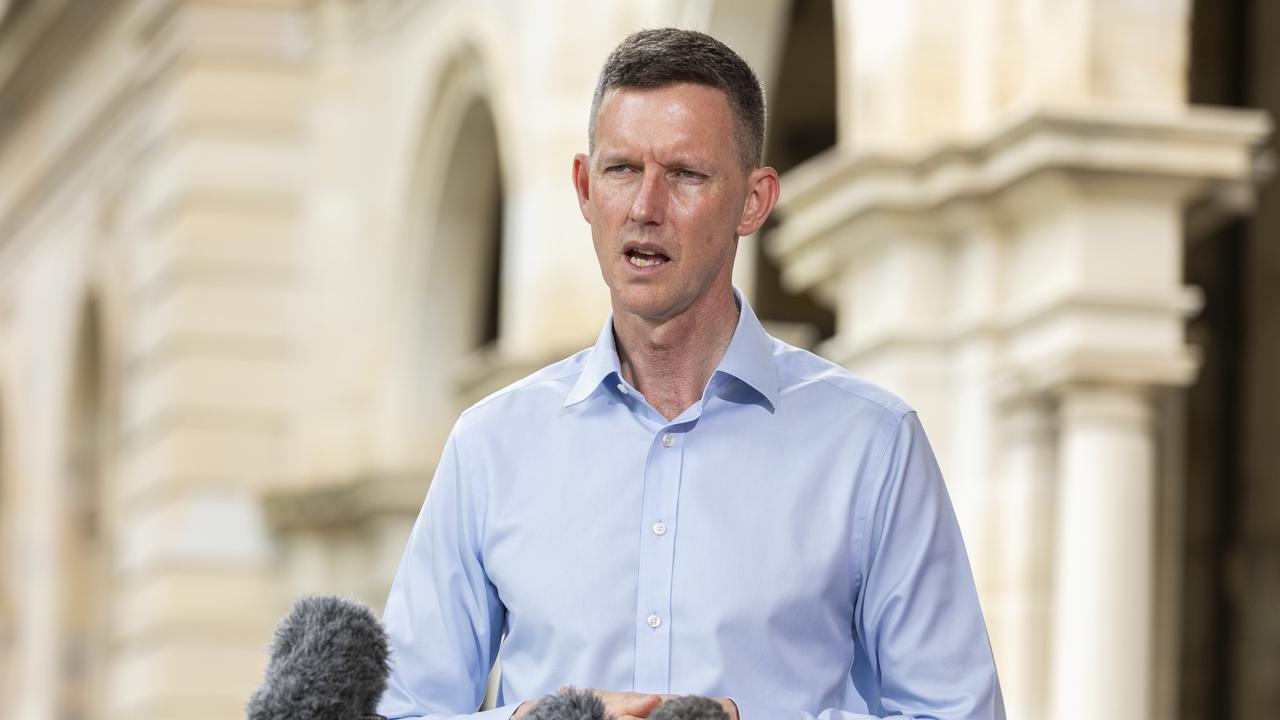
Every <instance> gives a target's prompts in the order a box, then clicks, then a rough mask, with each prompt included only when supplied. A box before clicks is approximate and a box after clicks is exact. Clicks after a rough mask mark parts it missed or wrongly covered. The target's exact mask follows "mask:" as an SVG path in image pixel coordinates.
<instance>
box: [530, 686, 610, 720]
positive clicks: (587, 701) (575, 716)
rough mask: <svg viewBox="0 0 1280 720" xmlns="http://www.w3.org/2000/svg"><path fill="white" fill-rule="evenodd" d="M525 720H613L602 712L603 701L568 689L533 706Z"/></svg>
mask: <svg viewBox="0 0 1280 720" xmlns="http://www.w3.org/2000/svg"><path fill="white" fill-rule="evenodd" d="M524 717H525V720H613V716H611V715H606V714H605V712H604V701H602V700H601V699H600V696H599V695H596V694H595V693H593V692H591V691H590V690H579V689H578V688H569V689H567V690H565V691H563V692H558V693H552V694H550V695H548V696H546V697H544V698H542V699H541V700H539V701H538V702H536V703H534V704H533V708H532V709H530V710H529V713H528V714H527V715H525V716H524Z"/></svg>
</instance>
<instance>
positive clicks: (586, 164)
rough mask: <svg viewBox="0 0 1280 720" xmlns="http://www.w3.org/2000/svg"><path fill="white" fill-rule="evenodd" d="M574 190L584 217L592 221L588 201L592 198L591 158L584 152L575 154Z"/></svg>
mask: <svg viewBox="0 0 1280 720" xmlns="http://www.w3.org/2000/svg"><path fill="white" fill-rule="evenodd" d="M573 191H574V192H575V193H577V195H578V210H579V211H580V212H581V213H582V219H583V220H586V221H587V222H591V214H590V213H589V212H588V211H587V201H588V200H590V199H591V159H590V158H588V157H587V156H586V155H584V154H582V153H578V154H577V155H574V156H573Z"/></svg>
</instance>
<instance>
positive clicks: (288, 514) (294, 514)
mask: <svg viewBox="0 0 1280 720" xmlns="http://www.w3.org/2000/svg"><path fill="white" fill-rule="evenodd" d="M428 481H429V477H427V476H425V475H370V476H361V477H354V478H348V479H344V480H340V481H336V482H333V481H331V482H324V483H317V484H315V485H310V486H305V487H296V488H287V489H273V490H270V491H268V492H267V493H265V494H264V495H263V506H264V508H265V510H266V514H267V519H268V521H269V522H270V523H271V526H272V527H273V528H274V529H275V530H276V531H277V532H281V533H285V534H289V533H298V532H316V531H332V530H338V529H343V528H358V527H361V526H363V525H365V524H366V523H369V522H377V521H378V520H379V519H380V518H385V517H386V516H388V515H409V516H413V515H416V514H417V513H418V510H419V508H421V507H422V499H423V498H424V497H425V496H426V492H427V485H428Z"/></svg>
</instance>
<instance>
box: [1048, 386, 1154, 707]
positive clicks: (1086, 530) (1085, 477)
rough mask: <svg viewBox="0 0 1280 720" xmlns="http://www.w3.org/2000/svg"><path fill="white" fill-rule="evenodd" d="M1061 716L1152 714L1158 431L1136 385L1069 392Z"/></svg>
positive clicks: (1065, 398)
mask: <svg viewBox="0 0 1280 720" xmlns="http://www.w3.org/2000/svg"><path fill="white" fill-rule="evenodd" d="M1059 422H1060V423H1061V451H1060V456H1059V459H1058V475H1059V478H1060V487H1061V491H1060V494H1059V498H1060V499H1059V506H1058V514H1057V524H1058V527H1057V533H1056V535H1057V542H1056V548H1055V550H1056V552H1055V555H1056V563H1055V571H1056V572H1055V578H1054V600H1053V602H1054V618H1053V651H1052V652H1053V661H1052V665H1051V678H1052V680H1051V682H1052V686H1051V688H1050V695H1049V707H1050V713H1049V717H1050V718H1052V720H1074V719H1075V718H1081V717H1091V718H1098V720H1106V719H1108V718H1115V719H1116V720H1121V719H1124V720H1136V719H1138V718H1148V717H1151V681H1152V677H1153V675H1152V653H1151V647H1152V645H1151V642H1152V626H1153V618H1152V612H1151V609H1152V607H1153V589H1154V583H1155V554H1154V553H1155V548H1154V545H1155V508H1156V502H1155V482H1156V468H1155V433H1154V416H1153V408H1152V404H1151V400H1150V398H1149V397H1148V396H1147V393H1146V391H1145V389H1143V388H1142V387H1140V386H1134V385H1119V384H1117V385H1085V384H1077V385H1070V386H1067V387H1066V388H1065V389H1064V390H1063V391H1062V394H1061V410H1060V414H1059Z"/></svg>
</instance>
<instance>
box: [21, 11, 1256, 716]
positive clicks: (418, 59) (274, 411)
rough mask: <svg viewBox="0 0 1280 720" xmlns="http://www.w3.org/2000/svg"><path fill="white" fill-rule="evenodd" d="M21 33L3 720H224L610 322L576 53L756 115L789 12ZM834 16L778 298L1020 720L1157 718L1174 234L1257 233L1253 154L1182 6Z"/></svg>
mask: <svg viewBox="0 0 1280 720" xmlns="http://www.w3.org/2000/svg"><path fill="white" fill-rule="evenodd" d="M2 6H3V3H0V7H2ZM11 9H12V10H14V11H15V12H14V14H13V15H12V16H10V17H9V18H7V19H0V23H2V24H0V573H3V580H4V582H3V583H0V672H2V673H3V675H0V683H3V684H0V696H3V697H6V698H12V700H11V701H10V702H9V703H8V704H9V706H10V707H11V708H12V712H13V715H12V716H13V717H15V718H19V719H21V720H46V719H48V720H52V719H53V718H61V717H68V716H70V715H71V714H73V713H74V714H77V715H78V716H81V717H90V718H104V719H106V718H125V717H140V716H147V717H162V718H175V719H176V718H214V717H218V718H223V717H235V716H238V715H239V714H240V712H241V710H240V708H241V705H242V703H243V701H244V699H245V697H246V696H247V695H248V693H249V692H250V691H251V690H252V688H253V687H254V685H255V684H256V683H257V682H258V679H259V678H260V676H261V671H262V668H263V665H264V662H265V659H266V658H265V648H266V643H267V641H268V639H269V635H270V629H271V626H272V624H273V623H274V622H275V620H276V619H277V618H278V617H279V616H280V615H281V614H282V613H283V612H284V611H285V609H287V607H288V605H289V604H290V602H292V600H293V599H294V598H296V597H297V596H298V595H299V594H302V593H305V592H342V593H346V594H349V595H353V596H355V597H358V598H361V599H363V600H365V601H367V602H369V603H370V604H372V605H373V606H374V607H375V608H378V607H380V606H381V604H382V601H383V599H384V598H385V595H386V592H387V588H388V586H389V583H390V580H391V575H392V573H393V571H394V568H395V566H396V563H397V562H398V560H399V557H400V554H401V551H402V548H403V543H404V540H405V537H406V536H407V533H408V529H409V527H410V524H411V523H412V521H413V518H414V516H415V514H416V511H417V508H418V505H419V504H420V502H421V499H422V497H423V495H424V494H425V491H426V485H427V483H428V481H429V478H430V475H431V472H432V470H433V468H434V463H435V458H436V456H437V454H438V451H439V447H440V445H441V443H442V440H443V438H444V435H445V434H446V433H447V431H448V429H449V427H450V425H451V424H452V422H453V419H454V418H455V417H456V414H457V412H458V411H459V410H460V409H461V408H463V407H465V405H466V404H468V403H470V402H472V401H474V400H475V399H477V398H478V397H479V396H481V395H483V394H485V393H487V392H488V391H490V390H491V389H493V388H495V387H498V386H500V385H502V384H504V383H505V382H507V381H509V380H512V379H515V378H516V377H519V376H520V375H522V374H524V373H526V372H528V371H530V370H532V369H534V368H536V367H538V366H541V365H542V364H545V363H547V362H550V361H553V360H555V359H558V358H559V357H561V356H563V355H565V354H567V353H568V352H571V351H573V350H576V349H578V348H580V347H583V346H585V345H586V344H589V343H590V342H591V340H592V339H593V338H594V336H595V333H596V332H597V330H598V328H599V324H600V322H601V321H602V319H603V317H604V316H605V313H606V312H607V309H608V306H607V295H606V293H605V291H604V289H603V287H602V284H601V283H600V282H599V280H598V271H597V268H596V263H595V258H594V256H593V254H592V252H591V249H590V242H589V237H588V233H587V228H586V226H585V224H583V223H582V221H581V219H580V217H579V215H578V212H577V208H576V207H575V206H574V203H573V200H572V195H571V190H570V185H569V167H570V161H571V159H572V156H573V153H575V152H577V151H580V150H583V149H584V148H585V144H586V142H585V141H586V138H585V124H586V115H587V110H588V105H589V100H590V92H591V89H592V85H593V83H594V75H595V72H596V70H597V68H598V67H599V64H600V63H601V61H602V60H603V58H604V56H605V55H606V53H607V52H608V50H609V49H610V48H611V47H612V46H613V45H614V44H615V43H616V42H617V41H618V40H619V39H621V38H622V37H623V36H625V35H626V34H627V33H628V32H630V31H631V30H634V29H636V28H639V27H644V26H651V25H660V24H680V25H685V26H689V27H698V28H704V29H707V30H709V31H711V32H713V33H715V34H717V35H719V36H721V37H723V38H724V39H726V40H727V41H729V42H730V43H731V44H733V45H735V46H737V47H739V48H740V49H741V50H742V52H743V54H744V55H746V56H747V57H748V59H750V60H751V62H752V63H753V65H754V66H755V67H756V69H757V70H758V71H759V73H760V75H761V77H762V78H764V79H765V82H766V84H767V85H770V84H772V83H774V82H775V81H776V78H777V77H778V76H779V74H780V71H781V68H780V63H781V62H782V58H783V57H784V55H785V54H784V52H783V51H784V47H785V43H786V41H787V36H788V27H787V23H788V18H789V17H790V12H791V5H790V3H788V2H785V1H784V0H750V1H746V0H744V1H741V2H734V1H730V0H663V1H661V2H638V1H636V2H632V1H630V0H617V1H616V2H581V1H577V0H543V1H540V2H536V3H533V2H528V3H526V2H505V1H500V0H488V1H485V2H452V1H448V2H446V1H436V2H429V1H426V0H387V1H385V2H373V1H372V0H115V1H111V2H87V1H84V0H67V1H66V2H62V1H61V0H49V2H40V3H30V4H26V5H22V4H19V3H13V4H11ZM831 15H832V17H833V18H834V26H833V27H832V29H831V32H832V33H833V34H834V37H835V40H836V42H835V57H834V58H833V60H832V62H833V63H835V65H836V73H835V74H836V103H835V107H836V117H835V118H834V120H835V122H836V126H837V133H836V134H837V137H838V142H837V146H836V147H835V148H834V149H832V150H831V151H829V152H827V153H824V154H822V155H820V156H819V157H816V158H813V159H811V160H810V161H808V162H806V163H803V164H802V165H801V166H800V167H798V168H796V169H794V170H793V171H791V172H789V173H788V174H787V175H786V177H785V178H784V200H783V204H782V206H781V208H780V217H781V220H782V223H781V225H780V226H779V228H778V229H777V230H776V231H774V232H773V234H772V235H770V236H769V237H768V238H767V239H766V242H765V245H766V247H767V250H768V252H769V253H771V257H772V258H774V259H775V260H776V261H777V262H778V264H779V265H780V266H781V267H782V280H783V284H784V285H785V286H786V287H787V288H789V289H791V290H793V291H810V292H812V293H813V294H814V295H815V296H817V297H818V298H820V299H821V300H822V301H823V302H824V303H825V304H826V305H827V307H828V309H830V310H832V311H834V312H835V314H836V334H835V336H834V337H833V338H831V339H829V340H828V341H826V342H825V343H823V344H822V345H821V346H819V348H818V349H819V350H820V351H821V352H823V353H824V354H826V355H828V356H829V357H831V358H833V359H835V360H836V361H838V362H842V363H845V364H847V365H849V366H850V367H852V368H853V369H855V370H856V371H858V372H860V373H862V374H865V375H867V376H869V377H871V378H872V379H875V380H878V381H881V382H884V383H885V384H887V385H888V386H889V387H891V388H892V389H894V390H895V391H897V392H899V393H901V394H903V395H904V396H905V397H906V398H907V399H908V400H909V401H910V402H912V403H913V404H915V405H916V406H917V407H918V408H920V410H921V413H922V417H923V418H924V421H925V424H926V425H927V426H928V428H929V431H930V436H931V438H932V439H933V441H934V446H935V448H936V449H937V451H938V453H939V456H940V458H941V459H942V462H943V467H944V470H945V471H946V474H947V477H948V481H949V483H950V484H951V489H952V494H953V497H954V499H955V502H956V506H957V508H958V510H959V512H960V515H961V520H962V524H963V526H964V531H965V534H966V540H967V543H968V545H969V548H970V553H971V556H972V558H973V562H974V568H975V572H976V573H977V576H978V579H979V583H980V590H981V593H982V596H983V602H984V607H985V608H986V612H987V615H988V622H989V625H990V627H991V630H992V635H993V640H994V642H995V644H996V653H997V660H998V662H999V663H1000V666H1001V672H1002V676H1003V678H1004V680H1005V688H1006V695H1007V697H1008V699H1009V702H1010V710H1011V715H1010V716H1011V717H1019V718H1048V717H1052V718H1055V719H1056V718H1066V717H1073V716H1074V715H1075V714H1076V713H1078V712H1080V711H1081V708H1082V707H1083V706H1082V705H1081V704H1080V703H1081V702H1084V701H1083V700H1081V698H1093V699H1094V700H1092V701H1090V702H1091V703H1094V704H1097V705H1100V706H1102V707H1105V708H1107V710H1106V711H1105V713H1103V714H1106V715H1107V716H1108V717H1112V716H1114V717H1122V716H1123V717H1143V718H1147V717H1172V716H1173V715H1174V714H1176V713H1175V710H1174V709H1171V708H1170V707H1169V705H1168V701H1167V697H1168V693H1167V692H1163V693H1162V691H1161V689H1160V688H1162V687H1167V686H1168V684H1169V683H1174V682H1176V676H1175V675H1174V674H1173V671H1172V668H1171V664H1170V663H1168V662H1163V661H1159V658H1160V657H1161V652H1162V648H1163V646H1160V645H1159V644H1158V642H1161V641H1157V640H1155V639H1153V638H1152V627H1153V623H1155V622H1157V621H1158V618H1160V617H1162V613H1168V612H1173V610H1171V609H1170V606H1169V604H1168V603H1167V602H1164V601H1161V600H1159V599H1158V596H1157V594H1156V592H1155V588H1156V587H1157V585H1156V584H1155V583H1156V582H1157V578H1163V580H1161V582H1166V583H1167V581H1168V578H1167V577H1166V576H1167V573H1168V569H1167V567H1166V566H1167V565H1168V563H1165V562H1164V561H1162V560H1161V558H1163V557H1166V556H1167V554H1168V552H1169V549H1168V548H1169V547H1170V546H1171V544H1176V543H1177V541H1178V538H1179V537H1180V536H1179V532H1178V529H1177V526H1176V524H1174V525H1173V526H1170V525H1169V524H1168V522H1167V521H1165V520H1161V518H1164V517H1165V516H1166V515H1167V513H1165V514H1162V511H1161V510H1160V508H1161V507H1162V505H1160V504H1159V499H1158V498H1157V496H1156V488H1157V487H1165V486H1168V485H1171V484H1175V483H1173V482H1172V480H1173V479H1171V478H1169V477H1166V476H1165V475H1162V474H1161V473H1164V472H1166V470H1167V468H1166V467H1165V466H1164V465H1157V464H1156V463H1155V460H1154V458H1156V457H1157V455H1158V454H1159V453H1162V452H1167V450H1168V448H1167V445H1168V442H1167V441H1164V440H1161V439H1160V438H1161V437H1163V435H1161V434H1160V431H1159V427H1160V426H1162V424H1164V425H1167V424H1168V422H1170V413H1171V412H1173V411H1171V410H1169V409H1168V408H1169V407H1170V406H1168V405H1167V404H1165V403H1164V402H1163V401H1161V400H1159V398H1160V397H1163V396H1164V395H1166V394H1168V393H1170V392H1171V389H1172V391H1176V389H1177V388H1180V387H1182V386H1183V385H1184V384H1185V383H1187V382H1188V381H1189V380H1190V378H1191V377H1193V375H1194V372H1195V358H1194V353H1193V352H1191V351H1190V350H1189V349H1188V347H1187V344H1186V342H1185V340H1184V338H1183V336H1182V323H1183V320H1184V318H1185V316H1186V314H1187V313H1188V312H1189V311H1190V310H1192V309H1193V308H1194V305H1195V302H1196V297H1195V294H1194V292H1189V291H1188V290H1187V289H1186V288H1184V287H1183V283H1182V278H1181V275H1180V270H1179V268H1180V266H1179V260H1180V242H1181V223H1182V214H1181V208H1182V207H1183V205H1184V204H1186V203H1187V202H1188V201H1190V200H1193V199H1196V198H1200V197H1204V196H1229V195H1231V194H1232V193H1235V195H1236V196H1239V195H1240V194H1241V193H1243V194H1246V195H1247V194H1248V193H1249V192H1250V191H1251V185H1252V182H1253V175H1252V166H1251V165H1250V157H1249V153H1248V151H1249V148H1250V147H1251V145H1252V144H1254V143H1256V142H1257V141H1258V140H1259V139H1260V138H1261V137H1262V136H1263V135H1264V134H1265V133H1266V131H1267V125H1266V122H1265V120H1264V119H1263V118H1262V117H1260V116H1258V115H1257V114H1253V113H1248V112H1243V111H1241V112H1235V113H1232V112H1227V111H1220V110H1214V109H1195V108H1189V107H1187V106H1186V104H1185V101H1184V98H1185V87H1184V70H1185V65H1186V62H1187V41H1186V40H1187V38H1186V27H1187V22H1188V6H1187V3H1186V2H1168V3H1150V2H1142V1H1139V0H1125V1H1122V2H1101V1H1100V0H1063V1H1062V2H1052V3H1046V2H1037V1H1035V0H967V1H966V2H941V1H939V0H901V1H900V2H894V3H884V2H878V1H871V0H868V1H866V2H863V1H861V0H844V1H840V2H836V3H834V7H833V8H832V13H831ZM0 17H2V16H0ZM1134 27H1140V28H1142V31H1141V32H1137V33H1133V32H1121V30H1123V29H1125V28H1134ZM769 89H770V90H771V91H772V90H775V89H776V88H774V87H770V88H769ZM756 242H758V239H755V238H753V239H744V241H743V244H744V248H746V249H744V252H743V260H742V263H741V267H740V268H739V276H740V281H741V283H740V284H741V285H743V286H744V287H745V288H747V290H748V292H750V291H751V289H752V287H753V283H754V281H755V278H754V277H753V275H752V272H753V268H754V264H753V263H754V262H755V260H754V259H753V258H754V256H753V255H751V252H752V251H751V250H750V249H751V248H754V247H755V245H754V243H756ZM499 248H500V251H499ZM495 258H497V259H495ZM495 279H496V286H495V284H494V282H495ZM495 287H496V288H497V290H496V291H495V290H494V288H495ZM491 305H492V306H493V309H491V307H490V306H491ZM779 327H784V326H779ZM784 329H786V330H787V331H789V332H796V334H797V336H805V335H806V333H809V332H810V331H809V330H807V329H806V328H796V327H795V326H785V327H784ZM1162 443H1163V444H1162ZM1119 486H1123V487H1124V488H1127V490H1126V491H1124V492H1120V491H1118V490H1117V489H1116V488H1117V487H1119ZM1064 488H1069V489H1070V491H1071V492H1065V491H1064ZM1099 507H1110V508H1112V510H1113V511H1112V512H1111V513H1110V514H1109V515H1107V514H1099V513H1098V512H1097V509H1098V508H1099ZM1157 527H1158V528H1160V532H1161V533H1163V534H1157ZM1171 527H1172V529H1170V528H1171ZM1081 536H1085V537H1088V538H1090V539H1091V543H1086V544H1083V545H1081V544H1079V543H1076V542H1075V540H1076V539H1077V538H1078V537H1081ZM1162 538H1163V539H1162ZM1078 547H1083V550H1080V549H1073V548H1078ZM1082 553H1083V554H1082ZM1090 553H1092V554H1090ZM1100 561H1101V562H1100ZM1162 563H1163V564H1162ZM1158 568H1165V569H1160V570H1158ZM1160 587H1164V585H1161V586H1160ZM1064 589H1069V591H1068V590H1064ZM1116 597H1119V601H1118V604H1115V603H1112V600H1114V599H1115V598H1116ZM1055 608H1056V610H1055ZM1064 608H1065V610H1064ZM1080 628H1083V629H1080ZM1174 640H1176V638H1174ZM1166 649H1167V648H1166ZM1125 652H1131V654H1130V655H1125V654H1124V653H1125ZM1169 652H1174V651H1169ZM1166 654H1167V653H1166ZM1081 688H1085V689H1081ZM1135 688H1147V690H1144V691H1141V692H1140V691H1137V690H1134V689H1135ZM1098 698H1105V701H1104V700H1099V699H1098ZM1161 698H1166V699H1161ZM1126 703H1128V704H1126ZM1162 703H1163V704H1162Z"/></svg>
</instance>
